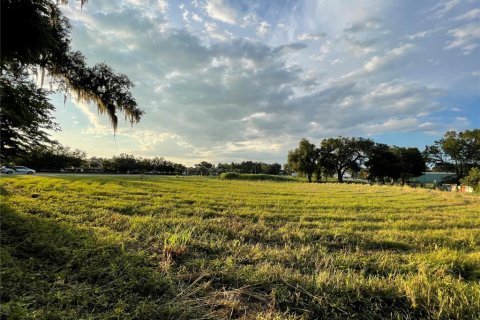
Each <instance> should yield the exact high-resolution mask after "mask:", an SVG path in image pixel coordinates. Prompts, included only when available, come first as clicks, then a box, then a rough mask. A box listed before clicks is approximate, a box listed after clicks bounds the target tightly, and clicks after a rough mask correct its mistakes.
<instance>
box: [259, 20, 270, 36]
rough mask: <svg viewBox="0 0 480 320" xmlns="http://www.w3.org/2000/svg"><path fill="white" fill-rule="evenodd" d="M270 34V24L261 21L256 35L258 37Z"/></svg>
mask: <svg viewBox="0 0 480 320" xmlns="http://www.w3.org/2000/svg"><path fill="white" fill-rule="evenodd" d="M269 32H270V24H269V23H268V22H266V21H262V22H261V23H260V24H259V25H258V28H257V34H258V35H260V36H265V35H266V34H267V33H269Z"/></svg>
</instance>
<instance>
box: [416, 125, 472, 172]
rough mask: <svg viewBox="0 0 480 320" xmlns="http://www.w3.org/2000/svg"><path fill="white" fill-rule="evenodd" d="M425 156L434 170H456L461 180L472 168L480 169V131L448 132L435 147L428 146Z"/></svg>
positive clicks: (436, 142)
mask: <svg viewBox="0 0 480 320" xmlns="http://www.w3.org/2000/svg"><path fill="white" fill-rule="evenodd" d="M423 155H424V157H425V159H426V160H427V162H428V163H429V164H430V165H432V166H433V168H434V169H436V170H454V171H455V173H456V174H457V177H458V178H459V179H461V178H462V177H464V176H465V175H466V174H467V173H468V171H469V170H470V169H471V168H473V167H480V129H472V130H465V131H463V132H459V133H457V132H456V131H447V132H446V133H445V135H444V136H443V138H442V139H440V140H437V141H435V143H434V145H432V146H426V147H425V151H424V153H423Z"/></svg>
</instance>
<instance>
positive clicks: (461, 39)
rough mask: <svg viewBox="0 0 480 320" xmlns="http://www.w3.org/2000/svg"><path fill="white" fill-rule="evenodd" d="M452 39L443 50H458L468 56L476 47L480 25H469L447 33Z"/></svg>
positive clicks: (479, 35)
mask: <svg viewBox="0 0 480 320" xmlns="http://www.w3.org/2000/svg"><path fill="white" fill-rule="evenodd" d="M448 34H449V35H450V36H451V37H452V38H453V40H450V41H449V42H447V45H446V46H445V49H453V48H460V49H461V50H462V51H463V53H464V54H466V55H467V54H469V53H470V52H472V51H473V50H474V49H475V48H477V47H478V45H479V41H480V25H479V24H477V23H470V24H467V25H464V26H461V27H458V28H455V29H451V30H449V31H448Z"/></svg>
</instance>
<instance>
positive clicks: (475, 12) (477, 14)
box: [455, 8, 480, 21]
mask: <svg viewBox="0 0 480 320" xmlns="http://www.w3.org/2000/svg"><path fill="white" fill-rule="evenodd" d="M478 18H480V9H479V8H475V9H472V10H470V11H468V12H465V13H464V14H462V15H460V16H458V17H456V18H455V20H464V21H465V20H467V21H468V20H474V19H478Z"/></svg>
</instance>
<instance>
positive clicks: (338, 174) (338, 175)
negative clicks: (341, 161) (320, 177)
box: [337, 169, 343, 183]
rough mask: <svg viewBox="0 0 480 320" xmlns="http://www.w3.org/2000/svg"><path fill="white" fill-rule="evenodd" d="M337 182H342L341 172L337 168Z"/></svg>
mask: <svg viewBox="0 0 480 320" xmlns="http://www.w3.org/2000/svg"><path fill="white" fill-rule="evenodd" d="M337 177H338V183H343V174H342V170H341V169H337Z"/></svg>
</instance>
